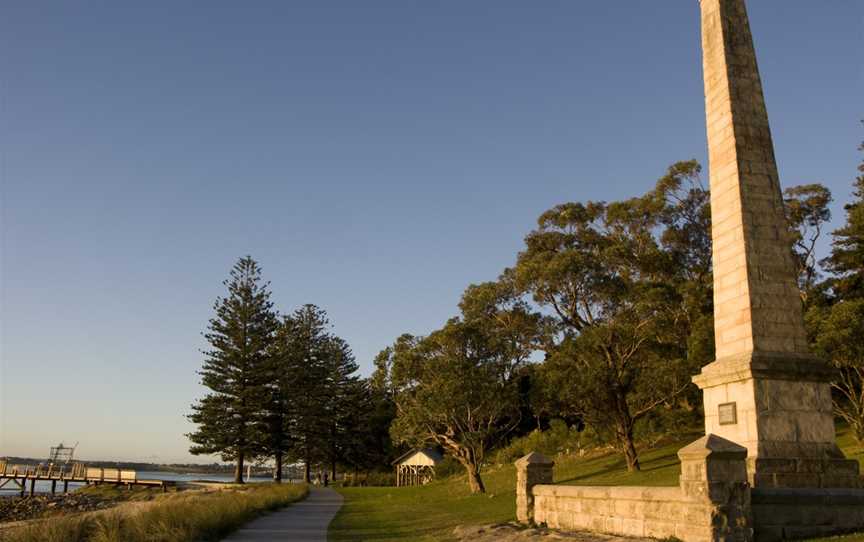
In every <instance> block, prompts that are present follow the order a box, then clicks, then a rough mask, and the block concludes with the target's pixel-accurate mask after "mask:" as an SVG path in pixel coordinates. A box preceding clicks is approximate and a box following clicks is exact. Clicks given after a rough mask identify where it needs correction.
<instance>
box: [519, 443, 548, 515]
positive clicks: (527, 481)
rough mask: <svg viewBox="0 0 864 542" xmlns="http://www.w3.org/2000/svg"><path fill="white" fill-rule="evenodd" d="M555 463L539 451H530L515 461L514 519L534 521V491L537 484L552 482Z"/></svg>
mask: <svg viewBox="0 0 864 542" xmlns="http://www.w3.org/2000/svg"><path fill="white" fill-rule="evenodd" d="M554 465H555V463H554V462H553V461H552V460H551V459H549V458H548V457H546V456H545V455H543V454H541V453H539V452H531V453H530V454H528V455H526V456H525V457H523V458H521V459H519V460H518V461H516V519H517V520H519V522H521V523H532V522H533V521H534V493H533V491H532V489H533V488H534V486H536V485H537V484H551V483H552V467H553V466H554Z"/></svg>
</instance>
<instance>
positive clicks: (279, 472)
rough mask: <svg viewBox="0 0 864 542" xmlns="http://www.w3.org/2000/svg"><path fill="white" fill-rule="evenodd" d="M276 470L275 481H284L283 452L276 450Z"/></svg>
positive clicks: (279, 482) (274, 473)
mask: <svg viewBox="0 0 864 542" xmlns="http://www.w3.org/2000/svg"><path fill="white" fill-rule="evenodd" d="M275 459H276V470H275V471H274V472H273V481H274V482H276V483H277V484H281V483H282V452H276V458H275Z"/></svg>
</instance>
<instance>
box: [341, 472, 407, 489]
mask: <svg viewBox="0 0 864 542" xmlns="http://www.w3.org/2000/svg"><path fill="white" fill-rule="evenodd" d="M395 485H396V474H395V473H392V472H364V473H360V474H350V475H346V476H345V479H344V480H343V481H342V487H390V486H395Z"/></svg>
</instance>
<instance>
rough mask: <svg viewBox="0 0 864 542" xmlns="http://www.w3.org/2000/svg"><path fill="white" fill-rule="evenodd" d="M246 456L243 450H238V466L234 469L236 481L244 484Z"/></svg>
mask: <svg viewBox="0 0 864 542" xmlns="http://www.w3.org/2000/svg"><path fill="white" fill-rule="evenodd" d="M244 459H246V458H245V454H244V453H243V452H237V468H236V469H234V483H235V484H242V483H243V460H244Z"/></svg>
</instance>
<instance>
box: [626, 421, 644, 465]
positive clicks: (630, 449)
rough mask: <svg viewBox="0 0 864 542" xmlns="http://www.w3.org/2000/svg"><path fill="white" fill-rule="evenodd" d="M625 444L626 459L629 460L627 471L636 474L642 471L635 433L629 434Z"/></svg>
mask: <svg viewBox="0 0 864 542" xmlns="http://www.w3.org/2000/svg"><path fill="white" fill-rule="evenodd" d="M623 444H624V459H626V460H627V470H628V471H629V472H634V471H638V470H642V467H641V466H639V455H638V454H637V453H636V445H635V444H634V443H633V431H632V430H631V431H630V432H629V433H627V436H626V437H625V442H624V443H623Z"/></svg>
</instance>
